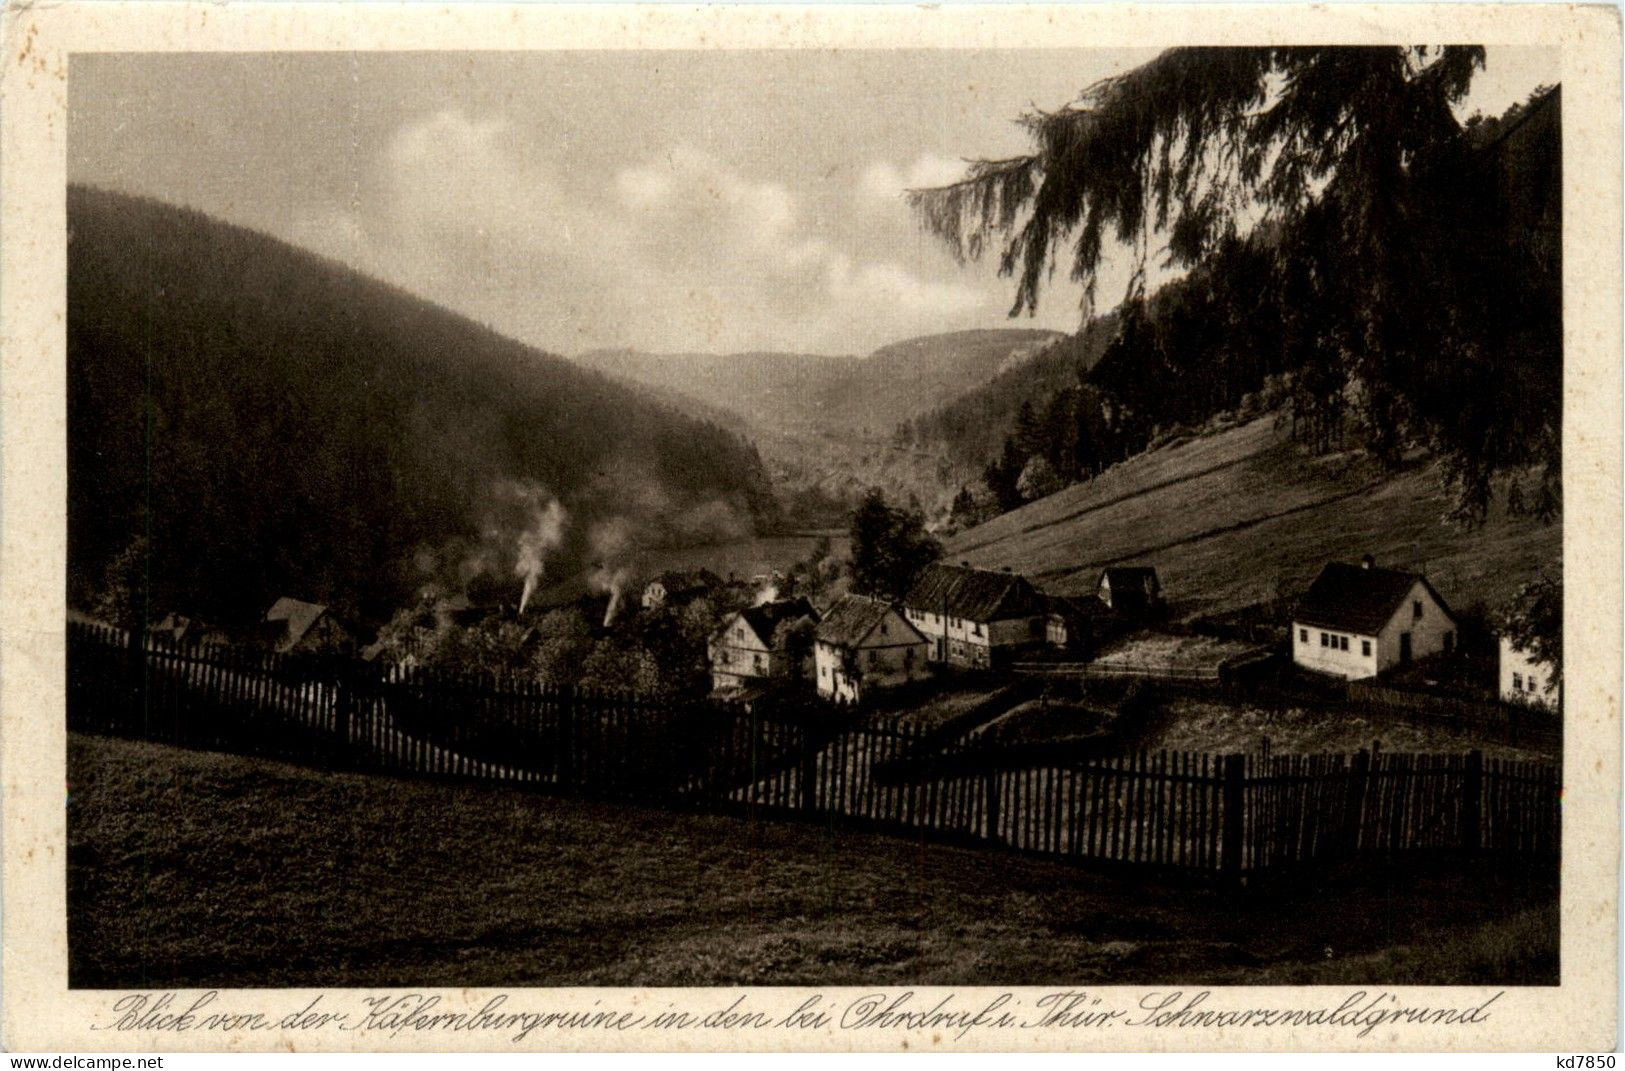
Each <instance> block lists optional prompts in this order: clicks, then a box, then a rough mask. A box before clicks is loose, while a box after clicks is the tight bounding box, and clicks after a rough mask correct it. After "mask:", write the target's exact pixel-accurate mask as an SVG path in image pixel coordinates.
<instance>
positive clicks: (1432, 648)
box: [1292, 555, 1456, 680]
mask: <svg viewBox="0 0 1625 1071" xmlns="http://www.w3.org/2000/svg"><path fill="white" fill-rule="evenodd" d="M1455 646H1456V621H1455V618H1454V617H1453V616H1452V615H1451V613H1450V608H1449V607H1448V606H1446V605H1445V601H1444V599H1442V598H1441V597H1440V596H1439V593H1438V592H1437V591H1435V590H1433V585H1432V584H1430V583H1428V580H1427V577H1425V576H1423V575H1421V574H1420V573H1409V572H1404V571H1402V570H1398V569H1379V568H1377V566H1376V564H1375V563H1374V562H1373V561H1372V559H1371V557H1370V555H1367V556H1366V557H1365V559H1364V560H1363V561H1362V562H1361V563H1360V564H1359V565H1349V564H1347V563H1344V562H1332V563H1330V564H1328V565H1327V566H1326V567H1325V568H1324V569H1322V570H1321V571H1320V575H1319V576H1318V577H1316V578H1315V582H1314V583H1313V584H1311V585H1310V586H1309V590H1308V592H1307V593H1305V594H1304V596H1303V598H1302V599H1300V600H1299V601H1298V608H1297V611H1296V613H1294V614H1293V618H1292V661H1293V662H1295V663H1297V664H1298V665H1300V666H1303V667H1304V668H1305V669H1311V670H1314V671H1315V672H1317V673H1327V674H1330V675H1332V676H1336V677H1343V678H1345V679H1347V680H1359V679H1361V678H1365V677H1375V676H1376V675H1377V674H1379V673H1383V672H1385V671H1386V670H1389V669H1391V668H1393V667H1394V666H1399V665H1404V664H1406V663H1408V662H1410V661H1412V660H1414V659H1420V658H1427V657H1429V656H1430V655H1436V654H1441V653H1449V652H1450V651H1453V650H1455Z"/></svg>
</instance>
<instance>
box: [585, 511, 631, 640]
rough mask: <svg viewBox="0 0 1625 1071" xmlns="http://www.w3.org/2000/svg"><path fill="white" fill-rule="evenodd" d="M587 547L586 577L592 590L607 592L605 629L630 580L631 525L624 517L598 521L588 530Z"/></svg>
mask: <svg viewBox="0 0 1625 1071" xmlns="http://www.w3.org/2000/svg"><path fill="white" fill-rule="evenodd" d="M587 545H588V549H589V551H590V552H591V553H592V556H593V559H594V561H593V568H592V573H591V575H590V576H589V577H588V579H589V581H590V583H591V584H592V587H593V590H595V591H602V592H608V593H609V606H608V607H607V608H606V609H605V610H604V627H605V628H608V627H609V626H610V624H611V623H612V622H613V621H614V620H615V615H616V613H618V612H619V611H620V608H621V596H622V595H623V594H624V593H625V590H626V584H627V581H628V580H630V579H631V578H632V569H631V563H630V561H629V555H630V553H631V550H632V545H633V542H632V523H631V522H630V521H628V520H627V519H626V518H625V517H611V518H609V519H608V520H606V521H599V522H598V523H596V524H594V525H593V526H592V527H591V528H589V529H588V531H587Z"/></svg>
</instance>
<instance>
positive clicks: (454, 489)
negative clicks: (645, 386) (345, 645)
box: [67, 188, 774, 620]
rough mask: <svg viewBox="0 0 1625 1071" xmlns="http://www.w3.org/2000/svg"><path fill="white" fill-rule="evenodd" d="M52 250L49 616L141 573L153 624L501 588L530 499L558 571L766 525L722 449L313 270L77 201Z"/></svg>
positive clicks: (551, 360)
mask: <svg viewBox="0 0 1625 1071" xmlns="http://www.w3.org/2000/svg"><path fill="white" fill-rule="evenodd" d="M68 227H69V246H68V250H69V252H68V325H67V328H68V330H67V359H68V383H69V388H68V445H69V471H68V476H69V516H68V536H69V578H70V579H69V586H70V591H69V597H70V600H72V601H74V602H75V603H78V604H81V605H94V604H95V603H96V602H97V600H103V601H105V600H106V597H107V596H108V593H109V591H110V589H117V588H118V587H119V586H120V585H121V584H126V586H130V585H133V586H134V587H135V588H139V586H140V584H141V581H140V580H139V579H132V578H139V577H140V576H142V575H143V574H145V575H146V576H147V577H148V578H150V583H151V599H150V606H149V609H150V610H151V611H154V612H156V613H163V612H168V611H170V610H180V611H182V612H187V613H191V614H195V615H204V616H209V615H213V616H214V617H215V618H218V619H232V618H235V619H239V620H241V619H245V618H248V617H251V616H253V615H255V614H256V613H263V612H264V608H265V607H266V606H268V605H269V604H270V603H271V601H272V600H274V599H275V598H277V597H278V596H281V595H292V596H295V597H299V598H304V599H310V600H314V601H320V602H336V603H338V604H340V605H344V606H348V607H351V608H353V609H355V610H360V611H363V612H365V613H367V614H369V615H370V614H377V613H381V612H384V611H387V610H388V609H389V608H391V607H393V606H395V605H398V604H399V602H400V601H401V600H402V599H404V598H407V597H409V596H410V595H411V593H412V592H413V591H414V590H415V589H416V588H418V587H419V586H420V585H422V584H423V583H424V582H425V581H426V580H429V579H439V580H444V581H447V582H450V583H454V584H468V583H471V582H478V581H482V580H483V581H485V582H487V583H489V584H491V585H499V586H502V587H504V588H506V587H515V586H516V585H517V584H518V581H517V580H515V575H516V574H515V571H514V570H515V567H516V562H515V555H516V554H517V553H518V540H519V539H520V537H521V535H522V534H523V533H524V532H525V531H526V529H527V527H531V526H533V525H534V524H535V523H536V522H537V519H538V518H540V517H542V516H543V513H544V511H543V507H544V506H545V504H546V503H547V501H548V499H550V498H552V497H557V498H558V499H559V500H560V501H561V502H562V504H563V506H564V507H565V517H567V518H568V521H567V523H566V524H565V525H564V526H563V531H562V532H561V533H557V538H558V539H559V540H560V543H559V546H558V547H557V548H556V549H554V548H552V547H551V546H548V548H547V549H548V550H549V551H550V552H551V553H553V554H555V555H557V556H558V557H560V558H562V559H566V560H565V561H561V562H559V563H557V564H558V566H559V567H560V568H563V567H566V566H568V565H570V564H571V562H570V561H569V559H574V561H576V562H579V561H582V560H586V559H587V558H588V557H589V556H590V555H592V554H595V553H598V552H599V551H600V549H601V548H597V547H590V546H589V543H591V542H592V541H593V539H594V535H593V533H594V532H595V531H596V530H601V529H602V528H603V526H604V523H606V522H607V523H612V526H613V527H614V529H615V530H616V532H617V538H618V539H620V540H621V541H623V542H624V540H625V539H628V538H631V539H643V540H650V541H653V540H658V539H672V538H687V539H697V538H704V536H705V535H706V534H707V533H706V532H704V531H701V529H702V528H706V527H707V526H715V527H719V528H723V529H728V531H726V532H722V533H720V534H738V531H739V530H740V529H742V528H749V527H750V526H751V525H752V524H754V523H755V522H756V521H759V520H762V519H764V518H765V517H766V516H767V515H768V514H770V513H771V511H772V510H773V508H774V506H773V500H772V496H771V491H770V489H769V487H768V485H767V481H766V477H765V474H764V472H763V469H762V465H761V461H760V459H759V458H758V457H757V455H756V453H755V450H754V448H753V447H751V446H750V445H749V444H748V443H747V442H745V441H744V440H743V439H741V438H739V437H738V436H736V435H735V434H733V433H732V432H729V431H726V430H724V429H721V428H718V427H716V426H714V425H711V424H707V423H704V422H701V421H697V420H695V419H692V418H690V417H687V416H684V415H681V414H679V413H678V412H677V411H675V410H674V409H672V408H670V407H667V406H664V405H661V404H659V403H657V402H655V401H653V400H651V399H649V398H648V397H646V396H644V395H642V394H640V393H639V392H638V391H637V390H636V389H634V388H629V387H626V386H623V385H621V384H618V383H615V382H614V381H612V380H610V379H609V378H607V377H605V376H603V375H600V374H597V373H594V372H591V371H588V370H584V369H580V368H577V367H575V366H574V365H573V364H571V363H570V362H568V361H565V360H563V359H561V358H558V357H554V356H550V355H548V354H544V353H540V352H538V351H536V350H534V349H531V348H529V347H527V346H524V345H522V344H520V343H518V342H515V341H513V340H511V339H508V338H504V337H502V336H501V335H498V334H496V333H495V332H493V331H491V330H489V329H486V328H483V327H481V326H479V325H478V324H475V323H473V322H471V321H469V320H467V319H465V318H463V317H461V316H458V315H455V314H453V313H451V312H448V311H446V310H445V309H442V308H439V307H436V306H434V305H432V304H430V303H428V302H426V301H423V300H420V299H418V298H415V297H412V296H410V295H408V294H406V293H403V292H401V291H399V290H397V289H395V288H393V287H390V286H387V285H385V284H382V283H380V282H378V281H376V280H373V279H370V278H367V277H365V276H362V275H360V274H358V273H356V272H354V271H351V270H349V269H347V268H345V267H343V266H340V265H338V264H335V263H333V262H330V261H327V260H323V259H321V258H319V257H316V256H313V255H311V254H309V253H306V252H304V251H301V250H299V249H296V248H294V247H291V246H288V245H285V244H283V243H281V242H278V241H275V240H273V239H271V238H269V237H266V236H265V235H262V234H258V233H255V232H252V231H248V230H244V229H241V228H237V227H233V226H228V225H226V224H223V223H221V222H219V221H216V220H213V219H210V218H209V217H207V216H204V215H201V214H199V213H196V212H192V211H186V210H181V209H178V208H175V207H172V206H169V205H165V204H161V203H158V202H154V201H149V200H142V199H137V198H132V197H127V196H123V195H118V194H113V193H108V192H104V191H100V190H94V189H87V188H70V189H69V191H68ZM552 538H553V536H552V535H548V536H545V537H541V536H536V535H535V534H534V533H533V534H532V542H533V543H534V542H535V541H536V540H537V539H540V540H541V542H542V543H543V544H549V543H550V541H551V540H552ZM115 593H116V592H115ZM126 594H129V595H134V596H136V597H137V598H138V600H139V596H140V595H141V592H140V591H139V590H131V591H129V592H127V593H126Z"/></svg>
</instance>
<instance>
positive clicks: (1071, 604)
mask: <svg viewBox="0 0 1625 1071" xmlns="http://www.w3.org/2000/svg"><path fill="white" fill-rule="evenodd" d="M1046 600H1047V601H1048V603H1049V611H1050V613H1052V614H1060V615H1061V616H1063V617H1071V618H1079V619H1087V618H1096V617H1114V616H1115V615H1114V614H1113V613H1112V608H1111V607H1110V606H1107V605H1106V604H1105V603H1103V602H1101V601H1100V600H1099V599H1097V598H1095V596H1093V595H1049V596H1046Z"/></svg>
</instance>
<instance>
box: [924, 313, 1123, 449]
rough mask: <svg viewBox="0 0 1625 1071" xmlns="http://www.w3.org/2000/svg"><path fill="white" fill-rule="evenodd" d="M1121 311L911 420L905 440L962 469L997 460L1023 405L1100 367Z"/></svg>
mask: <svg viewBox="0 0 1625 1071" xmlns="http://www.w3.org/2000/svg"><path fill="white" fill-rule="evenodd" d="M1117 325H1118V315H1117V313H1116V311H1115V310H1114V311H1112V312H1109V313H1107V314H1105V315H1104V316H1100V317H1097V318H1095V319H1093V320H1090V321H1089V323H1088V325H1087V326H1085V327H1084V329H1083V330H1082V331H1080V332H1078V333H1077V334H1075V335H1066V336H1062V337H1060V338H1056V339H1053V340H1051V341H1050V342H1049V343H1047V344H1046V345H1044V346H1043V348H1041V349H1039V350H1037V352H1035V353H1034V354H1033V355H1032V357H1030V358H1029V359H1027V360H1025V361H1022V362H1019V363H1015V364H1013V365H1011V366H1010V367H1008V368H1005V369H1003V370H1001V371H1000V372H999V373H998V374H997V375H995V376H994V377H993V378H992V379H990V380H988V381H987V382H986V383H982V384H980V385H978V386H975V387H973V388H971V389H969V390H967V391H965V392H963V393H962V394H960V395H959V396H958V397H956V398H954V399H953V400H952V401H949V402H947V403H945V404H943V405H941V406H939V407H938V408H936V409H933V410H931V411H929V412H926V413H922V414H920V415H919V416H916V417H914V418H913V419H912V420H910V421H906V422H905V423H904V424H903V426H902V427H901V428H900V429H899V430H900V435H901V437H902V438H903V440H904V441H907V442H911V443H917V444H920V445H940V446H941V447H943V448H944V449H945V451H946V453H947V456H948V457H949V458H950V459H951V460H952V461H953V462H954V463H955V464H957V465H961V466H970V467H973V468H976V469H980V468H981V466H982V465H983V464H985V463H986V462H987V461H989V460H991V459H992V458H994V457H997V456H998V453H999V445H1000V444H1001V443H1002V442H1003V441H1004V437H1005V435H1006V434H1007V433H1008V432H1009V430H1010V428H1011V427H1012V426H1013V425H1014V424H1015V420H1016V413H1017V412H1018V411H1019V410H1020V409H1021V404H1022V403H1023V402H1028V403H1031V402H1032V401H1033V400H1034V399H1038V400H1040V401H1042V400H1044V399H1047V398H1049V397H1050V396H1051V395H1053V394H1055V393H1056V392H1058V391H1061V390H1064V389H1066V388H1067V387H1069V386H1072V385H1073V384H1074V383H1076V382H1077V381H1078V379H1079V377H1080V376H1083V375H1085V374H1086V373H1087V372H1088V371H1089V370H1090V369H1092V368H1093V367H1094V366H1095V364H1096V363H1098V362H1099V360H1100V358H1101V355H1102V354H1104V353H1105V352H1106V347H1107V346H1108V345H1110V344H1111V341H1112V339H1113V338H1115V337H1116V334H1117Z"/></svg>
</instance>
